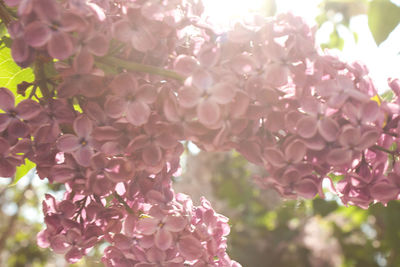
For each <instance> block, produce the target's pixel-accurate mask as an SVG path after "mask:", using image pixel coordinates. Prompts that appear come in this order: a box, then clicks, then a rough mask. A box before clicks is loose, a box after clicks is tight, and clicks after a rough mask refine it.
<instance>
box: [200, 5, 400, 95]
mask: <svg viewBox="0 0 400 267" xmlns="http://www.w3.org/2000/svg"><path fill="white" fill-rule="evenodd" d="M203 1H204V3H205V7H206V12H207V13H208V14H209V15H210V20H211V21H212V22H213V23H217V24H220V25H223V26H228V25H230V24H231V23H230V21H232V20H234V19H240V18H242V17H245V16H246V14H249V13H250V12H257V10H260V9H261V8H262V5H263V2H264V1H265V0H203ZM276 2H277V9H278V12H288V11H290V12H293V13H294V14H296V15H300V16H302V17H303V18H305V19H306V21H307V22H308V23H310V24H315V17H316V16H317V15H318V14H319V9H318V4H319V3H320V2H321V0H303V1H300V0H277V1H276ZM392 2H394V3H396V4H399V5H400V0H393V1H392ZM332 27H333V25H332V24H329V23H326V24H325V25H323V27H322V28H321V29H320V30H319V31H318V32H317V38H316V39H317V42H319V43H321V42H324V41H326V40H328V38H329V34H330V32H331V29H332ZM350 28H351V29H352V30H353V31H354V32H356V33H357V34H358V42H357V43H355V41H354V38H353V36H352V33H351V32H349V31H348V30H347V29H346V28H343V29H341V30H340V31H339V34H340V35H341V36H342V37H343V38H344V40H345V45H344V48H343V53H342V52H339V53H341V55H342V58H343V59H345V60H351V61H352V60H360V61H362V62H364V63H365V64H366V65H367V66H368V69H369V70H370V74H371V77H372V79H373V80H374V82H375V84H376V86H377V88H379V90H380V92H383V91H385V90H386V89H388V86H387V78H388V77H399V78H400V55H399V53H400V26H398V27H397V28H396V30H395V31H393V32H392V34H391V35H390V36H389V38H388V39H387V40H386V41H385V42H383V43H382V44H381V45H380V46H379V47H377V46H376V44H375V42H374V39H373V37H372V35H371V33H370V31H369V28H368V19H367V16H366V15H360V16H356V17H354V18H353V19H352V21H351V23H350Z"/></svg>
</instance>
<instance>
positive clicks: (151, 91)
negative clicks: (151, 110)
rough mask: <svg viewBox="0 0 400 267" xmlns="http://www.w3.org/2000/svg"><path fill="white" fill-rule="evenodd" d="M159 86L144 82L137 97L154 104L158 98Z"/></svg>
mask: <svg viewBox="0 0 400 267" xmlns="http://www.w3.org/2000/svg"><path fill="white" fill-rule="evenodd" d="M157 95H158V92H157V88H156V87H155V86H154V85H152V84H144V85H142V86H140V88H139V91H138V93H137V94H136V96H135V97H136V99H137V100H139V101H142V102H143V103H146V104H152V103H154V102H155V101H156V99H157Z"/></svg>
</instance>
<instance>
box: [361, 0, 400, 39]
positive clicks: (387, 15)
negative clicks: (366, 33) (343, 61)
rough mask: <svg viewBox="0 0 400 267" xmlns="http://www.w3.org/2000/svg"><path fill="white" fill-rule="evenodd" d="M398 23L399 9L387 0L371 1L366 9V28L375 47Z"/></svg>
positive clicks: (399, 18) (399, 17) (399, 19)
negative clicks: (372, 38)
mask: <svg viewBox="0 0 400 267" xmlns="http://www.w3.org/2000/svg"><path fill="white" fill-rule="evenodd" d="M399 23H400V7H398V6H397V5H395V4H393V3H391V2H390V1H389V0H373V1H371V2H370V3H369V7H368V26H369V29H370V30H371V33H372V36H373V37H374V39H375V42H376V44H377V45H379V44H381V43H382V42H383V41H385V40H386V38H387V37H388V36H389V34H390V33H391V32H392V31H393V30H394V28H396V26H397V25H398V24H399Z"/></svg>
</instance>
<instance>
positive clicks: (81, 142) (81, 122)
mask: <svg viewBox="0 0 400 267" xmlns="http://www.w3.org/2000/svg"><path fill="white" fill-rule="evenodd" d="M92 127H93V126H92V122H91V120H89V119H88V118H87V117H86V116H84V115H81V116H79V117H78V118H76V119H75V121H74V124H73V128H74V131H75V133H76V134H77V135H73V134H64V135H62V136H61V137H60V138H58V140H57V148H58V149H59V150H60V151H62V152H66V153H71V154H72V156H74V158H75V160H76V161H77V162H78V163H79V164H80V165H82V166H84V167H88V166H90V159H91V158H92V156H93V154H94V152H93V147H92V145H93V144H92V138H91V133H92V129H93V128H92Z"/></svg>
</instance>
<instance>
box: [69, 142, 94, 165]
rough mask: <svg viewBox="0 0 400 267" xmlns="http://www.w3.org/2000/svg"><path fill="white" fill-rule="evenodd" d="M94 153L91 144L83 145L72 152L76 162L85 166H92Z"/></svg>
mask: <svg viewBox="0 0 400 267" xmlns="http://www.w3.org/2000/svg"><path fill="white" fill-rule="evenodd" d="M93 154H94V152H93V149H92V148H91V147H90V146H89V145H86V146H84V147H81V148H79V149H77V150H76V151H74V152H72V155H73V156H74V158H75V160H76V162H78V163H79V164H80V165H82V166H84V167H89V166H90V159H91V158H92V156H93Z"/></svg>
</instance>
